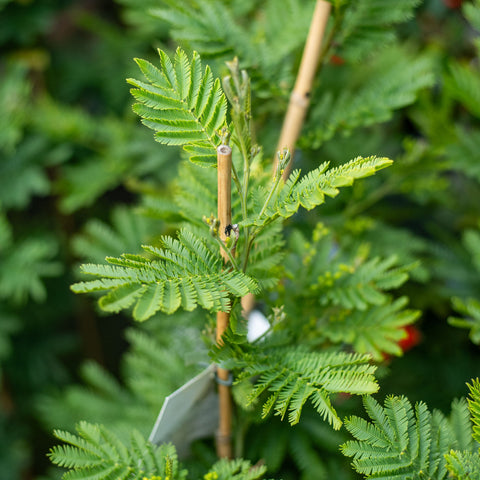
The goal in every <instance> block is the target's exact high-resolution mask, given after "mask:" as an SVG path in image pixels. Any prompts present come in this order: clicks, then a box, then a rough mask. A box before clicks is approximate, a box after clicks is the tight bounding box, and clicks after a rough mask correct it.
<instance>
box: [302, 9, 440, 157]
mask: <svg viewBox="0 0 480 480" xmlns="http://www.w3.org/2000/svg"><path fill="white" fill-rule="evenodd" d="M377 3H378V2H377ZM354 73H355V72H352V75H348V76H347V79H346V80H345V81H344V82H343V84H341V85H338V84H335V85H332V86H331V88H329V89H328V90H327V91H325V92H324V91H322V92H321V94H320V96H319V98H318V99H316V101H315V104H314V105H313V106H312V112H311V115H310V120H309V122H308V125H307V127H306V131H307V133H306V137H305V138H306V139H305V143H308V145H309V146H310V147H311V146H312V144H313V145H314V146H315V147H316V148H318V147H319V146H320V145H322V144H323V143H324V142H326V141H327V140H329V139H331V138H332V137H333V136H334V135H335V134H336V133H337V132H339V131H341V132H342V133H343V134H346V133H349V132H351V131H352V130H354V129H356V128H359V127H367V126H370V125H374V124H376V123H381V122H386V121H387V120H389V119H390V118H391V117H392V115H393V112H394V111H395V110H398V109H399V108H403V107H405V106H407V105H410V104H412V103H413V102H414V101H415V99H416V98H417V96H418V93H419V91H420V90H422V89H424V88H427V87H429V86H431V85H432V84H433V83H434V81H435V77H434V75H433V62H432V59H431V58H429V57H426V56H413V55H412V54H411V53H409V52H408V51H406V50H405V49H404V48H398V47H397V48H389V49H387V50H385V51H384V52H382V53H381V54H379V55H375V57H374V58H373V59H371V60H370V61H369V62H367V63H365V64H364V65H363V66H362V76H361V77H360V78H356V77H355V75H354Z"/></svg>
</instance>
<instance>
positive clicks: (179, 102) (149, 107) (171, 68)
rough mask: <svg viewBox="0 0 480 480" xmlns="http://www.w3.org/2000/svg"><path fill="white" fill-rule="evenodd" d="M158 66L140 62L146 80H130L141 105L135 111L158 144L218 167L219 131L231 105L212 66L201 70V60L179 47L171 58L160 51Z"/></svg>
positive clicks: (195, 54) (196, 55)
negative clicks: (172, 146)
mask: <svg viewBox="0 0 480 480" xmlns="http://www.w3.org/2000/svg"><path fill="white" fill-rule="evenodd" d="M158 53H159V56H160V67H159V68H157V67H156V66H154V65H152V64H151V63H150V62H148V61H146V60H142V59H136V60H135V61H136V62H137V65H138V66H139V67H140V70H141V71H142V73H143V75H144V76H145V78H146V80H147V82H143V81H140V80H135V79H132V78H129V79H128V80H127V81H128V83H130V84H131V85H133V86H134V87H135V88H132V89H131V93H132V95H133V96H134V97H135V99H136V100H137V102H138V103H136V104H135V105H134V106H133V110H134V111H135V113H137V115H139V116H140V117H141V118H142V122H143V123H144V124H145V125H146V126H147V127H149V128H151V129H152V130H154V131H155V140H157V141H158V142H160V143H164V144H167V145H182V146H183V147H184V149H185V150H186V151H187V152H188V154H189V158H190V160H191V161H193V162H195V163H198V164H200V165H205V166H210V165H212V166H215V165H216V148H217V146H218V145H219V144H220V143H221V140H220V136H219V131H220V130H221V129H222V127H223V126H224V125H225V124H226V112H227V102H226V99H225V96H224V94H223V92H222V89H221V86H220V80H219V79H218V78H216V79H214V78H213V74H212V71H211V70H210V67H208V66H207V67H206V68H205V71H204V72H202V64H201V61H200V56H199V55H198V53H197V52H194V53H193V55H192V58H191V60H189V58H188V57H187V55H186V53H185V52H184V51H183V50H182V49H180V48H178V49H177V51H176V53H175V56H174V58H173V62H172V60H171V59H170V58H169V57H168V55H167V54H166V53H165V52H164V51H162V50H159V51H158Z"/></svg>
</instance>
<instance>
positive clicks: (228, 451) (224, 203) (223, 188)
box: [216, 145, 232, 458]
mask: <svg viewBox="0 0 480 480" xmlns="http://www.w3.org/2000/svg"><path fill="white" fill-rule="evenodd" d="M217 168H218V219H219V221H220V231H219V233H220V241H221V242H225V241H226V239H227V237H228V234H227V230H226V227H227V226H229V225H231V223H232V209H231V186H232V185H231V184H232V149H231V148H230V147H229V146H227V145H220V146H219V147H218V149H217ZM220 253H221V255H222V257H223V259H224V261H225V263H226V262H228V261H229V260H230V258H229V255H228V253H227V252H226V251H225V250H224V249H221V250H220ZM229 320H230V316H229V314H228V313H227V312H217V335H216V339H217V343H218V344H220V345H221V344H222V335H223V334H224V333H225V331H226V329H227V328H228V323H229ZM217 377H218V379H219V384H218V401H219V404H218V407H219V417H220V420H219V425H218V430H217V456H218V457H219V458H232V396H231V391H230V387H229V386H228V380H229V377H230V372H229V371H228V370H225V369H224V368H220V367H218V368H217Z"/></svg>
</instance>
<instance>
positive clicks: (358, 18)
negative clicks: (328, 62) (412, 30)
mask: <svg viewBox="0 0 480 480" xmlns="http://www.w3.org/2000/svg"><path fill="white" fill-rule="evenodd" d="M420 3H421V1H420V0H402V1H395V0H388V1H387V2H381V1H379V0H359V1H342V0H340V1H338V2H337V1H335V2H334V4H335V5H336V6H337V9H338V10H339V13H340V15H339V18H338V21H339V23H340V28H339V33H338V35H337V37H336V39H335V40H336V43H337V44H338V45H339V46H340V47H341V50H340V53H341V55H342V56H344V57H345V58H348V59H352V60H355V61H360V60H362V59H363V58H365V57H366V56H368V55H370V53H371V52H372V50H376V48H375V47H377V46H378V45H382V46H383V47H385V46H387V45H389V44H392V43H393V42H394V40H395V36H396V35H395V30H394V29H393V28H392V26H393V25H395V24H398V23H401V22H404V21H405V20H407V19H408V18H411V17H412V16H413V14H414V9H415V7H417V6H418V5H420ZM342 10H343V11H342Z"/></svg>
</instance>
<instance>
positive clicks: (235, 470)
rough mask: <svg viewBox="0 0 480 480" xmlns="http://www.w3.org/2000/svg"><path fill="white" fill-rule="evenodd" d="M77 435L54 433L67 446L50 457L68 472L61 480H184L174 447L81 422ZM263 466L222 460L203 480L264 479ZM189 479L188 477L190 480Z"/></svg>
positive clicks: (59, 447) (61, 432)
mask: <svg viewBox="0 0 480 480" xmlns="http://www.w3.org/2000/svg"><path fill="white" fill-rule="evenodd" d="M76 430H77V433H78V435H72V434H71V433H68V432H64V431H59V430H56V431H55V432H54V433H55V436H56V437H57V438H58V439H59V440H61V441H63V442H65V443H66V445H61V446H56V447H53V448H52V449H51V451H50V453H49V457H50V459H51V461H52V462H53V463H55V464H56V465H59V466H61V467H65V468H69V469H70V470H69V471H68V472H67V473H65V474H64V475H63V477H62V478H63V479H64V480H73V479H85V478H89V479H92V480H93V479H95V480H101V479H107V478H115V479H116V480H126V479H129V478H139V479H140V478H141V479H148V480H160V479H162V478H165V479H171V480H181V479H187V478H189V477H188V471H187V470H185V469H183V468H182V466H181V465H180V464H179V462H178V458H177V453H176V450H175V447H174V446H173V445H171V444H162V445H161V446H159V447H157V446H154V445H152V444H150V443H149V442H147V441H146V440H145V439H144V438H143V437H142V435H141V434H140V433H138V432H137V431H135V430H133V431H132V432H131V435H130V441H129V442H128V443H124V442H122V441H121V440H120V439H119V438H118V437H117V436H116V435H115V434H113V433H112V432H111V431H109V430H107V429H106V428H105V427H103V426H101V425H94V424H90V423H87V422H80V423H79V424H78V425H77V427H76ZM265 471H266V467H265V466H255V467H252V465H251V464H250V462H248V461H246V460H241V459H237V460H227V459H222V460H219V461H218V462H217V463H215V464H214V465H213V466H212V468H211V469H210V470H209V471H208V472H207V473H206V474H205V475H204V477H203V478H204V480H258V479H261V478H263V474H264V473H265ZM190 478H191V477H190Z"/></svg>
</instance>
